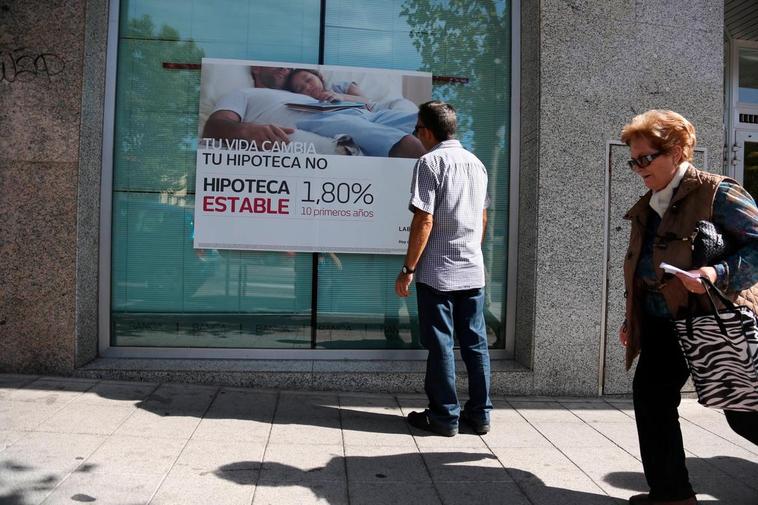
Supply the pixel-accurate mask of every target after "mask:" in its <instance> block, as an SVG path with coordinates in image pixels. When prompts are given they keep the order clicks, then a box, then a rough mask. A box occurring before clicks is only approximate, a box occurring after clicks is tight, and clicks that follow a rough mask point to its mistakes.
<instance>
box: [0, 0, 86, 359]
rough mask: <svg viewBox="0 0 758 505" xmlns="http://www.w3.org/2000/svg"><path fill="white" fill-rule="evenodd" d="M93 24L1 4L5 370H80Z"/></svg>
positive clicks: (80, 10) (72, 14)
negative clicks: (85, 84)
mask: <svg viewBox="0 0 758 505" xmlns="http://www.w3.org/2000/svg"><path fill="white" fill-rule="evenodd" d="M84 17H85V8H84V1H83V0H81V1H79V0H50V1H46V2H41V3H40V2H22V1H20V0H12V1H7V0H6V1H4V2H2V3H1V4H0V62H1V63H2V66H1V67H0V68H2V76H1V77H2V79H0V132H2V133H1V134H0V195H2V196H0V255H2V258H3V261H2V262H0V279H2V283H0V285H1V287H0V295H1V296H0V342H1V344H0V346H1V347H2V349H3V352H2V353H1V354H0V371H22V372H55V373H70V372H71V371H72V369H73V356H74V348H75V345H76V344H75V316H74V314H75V310H76V309H75V298H76V294H75V293H76V287H75V279H76V254H77V243H76V239H77V233H76V224H77V219H76V214H77V184H78V171H79V165H78V159H79V152H78V146H79V135H80V120H81V116H80V108H81V100H82V58H83V46H84Z"/></svg>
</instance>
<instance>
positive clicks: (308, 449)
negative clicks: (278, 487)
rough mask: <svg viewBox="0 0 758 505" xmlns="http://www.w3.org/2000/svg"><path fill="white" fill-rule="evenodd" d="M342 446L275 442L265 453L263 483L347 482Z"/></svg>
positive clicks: (262, 471)
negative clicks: (278, 443) (276, 443)
mask: <svg viewBox="0 0 758 505" xmlns="http://www.w3.org/2000/svg"><path fill="white" fill-rule="evenodd" d="M345 479H346V475H345V458H344V453H343V448H342V445H341V444H340V445H299V444H296V445H274V444H269V446H268V447H267V448H266V453H265V454H264V456H263V467H262V469H261V478H260V482H261V483H267V484H272V483H274V484H276V483H281V482H318V481H325V480H331V481H344V480H345Z"/></svg>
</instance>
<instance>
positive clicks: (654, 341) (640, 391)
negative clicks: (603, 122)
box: [619, 110, 758, 505]
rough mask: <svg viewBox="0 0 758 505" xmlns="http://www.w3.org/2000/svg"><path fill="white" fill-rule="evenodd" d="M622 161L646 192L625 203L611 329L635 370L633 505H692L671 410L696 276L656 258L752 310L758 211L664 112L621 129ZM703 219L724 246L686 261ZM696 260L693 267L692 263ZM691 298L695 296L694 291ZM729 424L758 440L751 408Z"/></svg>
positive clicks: (687, 126)
mask: <svg viewBox="0 0 758 505" xmlns="http://www.w3.org/2000/svg"><path fill="white" fill-rule="evenodd" d="M621 140H622V141H623V142H624V143H626V144H627V145H628V146H629V150H630V154H631V160H629V166H630V167H631V169H632V170H634V171H635V172H636V173H637V175H639V176H640V178H641V179H642V182H643V184H644V185H645V186H646V187H647V188H648V190H649V191H648V192H647V193H646V194H645V195H644V196H643V197H642V198H641V199H640V200H639V201H638V202H637V203H636V204H635V205H634V206H633V207H632V208H631V210H629V212H628V213H627V214H626V216H625V218H626V219H629V220H630V221H631V234H630V238H629V249H628V251H627V254H626V258H625V262H624V281H625V284H626V320H625V321H624V324H623V325H622V327H621V329H620V331H619V339H620V341H621V344H622V345H624V346H626V366H627V368H630V367H631V365H632V362H633V361H634V359H635V358H636V357H637V356H638V355H639V361H638V363H637V369H636V371H635V374H634V385H633V391H634V414H635V418H636V422H637V433H638V435H639V441H640V453H641V455H642V466H643V469H644V471H645V478H646V479H647V482H648V485H649V487H650V492H649V493H646V494H642V495H636V496H633V497H632V498H630V500H629V503H630V504H633V505H648V504H651V505H693V504H696V503H697V498H696V497H695V493H694V491H693V489H692V485H691V484H690V480H689V476H688V473H687V468H686V466H685V456H684V447H683V443H682V432H681V429H680V427H679V414H678V411H677V407H678V406H679V402H680V400H681V395H680V390H681V388H682V386H683V385H684V383H685V382H686V380H687V377H688V375H689V370H688V367H687V362H686V361H685V359H684V355H683V354H682V351H681V349H680V347H679V343H678V341H677V336H676V333H675V331H674V326H673V321H674V320H675V319H677V318H680V317H684V316H685V314H686V310H687V307H688V298H689V294H690V293H694V294H696V295H702V294H703V293H704V292H705V289H704V287H703V285H702V283H701V281H700V279H699V278H698V279H691V278H689V277H687V276H685V275H682V274H677V275H676V277H674V276H672V275H665V276H664V272H663V271H662V270H661V269H660V268H659V266H658V265H660V263H661V262H662V261H665V262H666V263H670V264H672V265H674V266H677V267H679V268H681V269H683V270H687V271H690V273H694V274H697V275H698V276H699V277H706V278H708V279H710V280H711V281H712V282H713V283H715V284H716V286H717V287H719V288H720V289H721V290H722V291H724V292H726V294H727V296H729V297H730V298H731V299H732V300H734V301H735V302H736V303H737V304H739V305H746V306H748V307H750V308H751V309H753V311H754V312H756V313H758V209H756V205H755V201H754V200H753V198H752V197H751V196H750V195H749V194H748V193H747V192H746V191H745V190H744V189H743V188H742V187H741V186H740V185H739V184H737V183H736V182H735V181H733V180H732V179H729V178H726V177H723V176H720V175H715V174H710V173H707V172H702V171H700V170H698V169H696V168H695V167H694V166H693V165H692V164H691V160H692V153H693V150H694V148H695V128H694V127H693V126H692V124H691V123H690V122H689V121H687V120H686V119H685V118H684V117H682V116H681V115H680V114H677V113H676V112H672V111H668V110H650V111H647V112H645V113H644V114H640V115H638V116H636V117H635V118H634V119H632V121H631V122H630V123H629V124H627V125H626V126H624V128H623V130H622V133H621ZM701 220H707V221H711V222H712V223H713V224H714V225H715V226H716V228H717V229H718V230H719V231H720V232H721V233H722V234H724V235H725V237H727V238H728V241H729V243H730V244H731V245H732V248H731V251H732V252H731V253H730V254H729V255H728V256H727V257H725V258H723V259H721V261H719V262H718V263H716V264H713V265H704V266H701V265H693V264H692V244H691V242H690V240H689V239H688V237H691V236H692V233H693V232H694V230H695V227H696V224H697V222H698V221H701ZM697 267H699V268H697ZM698 298H699V297H698ZM724 413H725V415H726V420H727V422H728V423H729V426H730V427H731V428H732V429H733V430H734V431H735V432H736V433H738V434H740V435H741V436H743V437H745V438H746V439H748V440H750V441H751V442H753V443H754V444H757V445H758V412H737V411H725V412H724Z"/></svg>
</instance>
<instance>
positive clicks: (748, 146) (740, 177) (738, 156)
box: [734, 131, 758, 198]
mask: <svg viewBox="0 0 758 505" xmlns="http://www.w3.org/2000/svg"><path fill="white" fill-rule="evenodd" d="M736 147H737V152H736V153H735V160H736V162H737V163H736V165H735V172H734V175H735V178H736V179H737V181H738V182H739V183H740V184H742V185H743V186H744V187H745V189H747V190H748V192H749V193H750V194H751V195H753V198H755V196H756V195H758V131H754V132H748V131H738V132H737V137H736Z"/></svg>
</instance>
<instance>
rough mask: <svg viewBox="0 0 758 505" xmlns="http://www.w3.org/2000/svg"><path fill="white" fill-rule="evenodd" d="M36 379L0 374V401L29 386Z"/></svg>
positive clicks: (26, 376)
mask: <svg viewBox="0 0 758 505" xmlns="http://www.w3.org/2000/svg"><path fill="white" fill-rule="evenodd" d="M38 378H39V377H38V376H36V375H15V374H0V400H3V399H5V398H6V397H8V396H10V395H11V394H13V393H14V392H15V391H16V390H17V389H20V388H23V387H24V386H26V385H28V384H31V383H32V382H34V381H36V380H37V379H38Z"/></svg>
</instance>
